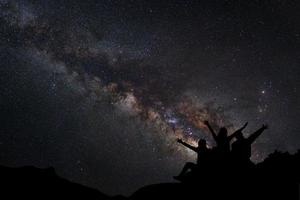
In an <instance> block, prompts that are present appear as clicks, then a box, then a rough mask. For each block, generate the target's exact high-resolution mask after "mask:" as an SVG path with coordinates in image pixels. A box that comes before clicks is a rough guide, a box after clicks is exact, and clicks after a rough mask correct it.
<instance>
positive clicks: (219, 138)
mask: <svg viewBox="0 0 300 200" xmlns="http://www.w3.org/2000/svg"><path fill="white" fill-rule="evenodd" d="M204 124H205V125H206V126H207V127H208V129H209V130H210V132H211V134H212V136H213V138H214V140H215V141H216V144H217V147H216V150H217V151H218V153H222V154H228V153H229V152H230V141H231V140H232V139H233V138H234V137H235V136H236V134H238V133H239V132H241V131H242V130H243V129H245V128H246V126H247V125H248V122H246V123H245V124H244V126H243V127H241V128H240V129H238V130H237V131H235V132H234V133H233V134H231V135H230V136H228V132H227V129H226V128H225V127H222V128H220V131H219V133H218V135H217V134H216V133H215V131H214V130H213V129H212V127H211V126H210V124H209V122H208V121H204Z"/></svg>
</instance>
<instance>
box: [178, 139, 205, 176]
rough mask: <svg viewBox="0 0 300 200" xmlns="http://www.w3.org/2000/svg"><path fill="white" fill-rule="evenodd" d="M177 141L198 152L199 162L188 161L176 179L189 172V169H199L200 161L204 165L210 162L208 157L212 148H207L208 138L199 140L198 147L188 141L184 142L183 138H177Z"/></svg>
mask: <svg viewBox="0 0 300 200" xmlns="http://www.w3.org/2000/svg"><path fill="white" fill-rule="evenodd" d="M177 142H178V143H180V144H182V145H184V146H185V147H187V148H189V149H191V150H193V151H195V152H196V153H197V164H195V163H191V162H187V163H186V164H185V165H184V167H183V169H182V171H181V172H180V174H179V175H178V176H174V178H175V179H177V180H180V179H181V178H182V177H183V176H184V175H185V174H186V173H187V172H188V170H191V171H193V170H197V168H198V166H199V164H200V163H201V165H202V164H205V163H207V162H208V159H209V156H210V155H209V152H210V149H209V148H207V144H206V140H204V139H200V140H199V141H198V146H197V147H194V146H192V145H190V144H188V143H185V142H183V141H182V139H177Z"/></svg>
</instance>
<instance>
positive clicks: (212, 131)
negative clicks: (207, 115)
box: [204, 121, 217, 140]
mask: <svg viewBox="0 0 300 200" xmlns="http://www.w3.org/2000/svg"><path fill="white" fill-rule="evenodd" d="M204 124H205V125H206V126H207V127H208V129H209V130H210V132H211V134H212V136H213V138H214V140H217V135H216V133H215V131H214V130H213V129H212V127H211V126H210V124H209V122H208V121H204Z"/></svg>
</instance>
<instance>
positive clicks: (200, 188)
mask: <svg viewBox="0 0 300 200" xmlns="http://www.w3.org/2000/svg"><path fill="white" fill-rule="evenodd" d="M299 169H300V153H299V152H298V153H296V154H294V155H290V154H288V153H279V152H275V153H273V154H271V155H270V156H269V157H268V158H267V159H265V161H264V162H262V163H259V164H257V165H253V166H251V167H245V166H239V165H236V164H233V163H227V164H226V163H222V164H221V163H219V164H218V165H215V166H214V167H212V166H209V167H207V168H200V169H199V170H196V171H194V172H191V173H189V174H187V175H186V177H184V178H183V179H182V180H181V181H178V182H177V183H176V182H174V183H161V184H156V185H149V186H146V187H143V188H141V189H139V190H137V191H136V192H135V193H134V194H132V195H131V196H130V197H128V198H126V197H123V196H117V197H111V196H108V195H105V194H103V193H101V192H99V191H98V190H95V189H91V188H88V187H85V186H82V185H80V184H76V183H72V182H70V181H68V180H66V179H63V178H60V177H58V176H57V175H56V173H55V171H54V169H53V168H47V169H38V168H35V167H21V168H10V167H3V166H0V184H1V190H0V191H1V199H99V200H102V199H105V200H106V199H134V200H136V199H199V200H201V199H208V200H211V199H284V200H289V199H297V200H299V194H300V184H299V183H300V171H299Z"/></svg>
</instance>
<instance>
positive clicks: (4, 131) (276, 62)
mask: <svg viewBox="0 0 300 200" xmlns="http://www.w3.org/2000/svg"><path fill="white" fill-rule="evenodd" d="M299 8H300V4H299V3H298V2H297V1H272V2H270V1H251V2H246V1H232V0H226V1H215V0H210V1H192V0H187V1H174V0H173V1H134V0H128V1H118V0H115V1H113V0H107V1H92V0H88V1H55V0H51V1H48V0H44V1H19V0H13V1H6V0H0V38H1V40H0V61H1V62H0V63H1V65H0V94H1V96H0V109H1V110H0V113H1V114H0V117H1V129H0V132H1V134H0V164H1V165H8V166H23V165H34V166H38V167H47V166H53V167H54V168H55V169H56V171H57V173H58V174H59V175H61V176H63V177H66V178H68V179H70V180H72V181H76V182H79V183H81V184H84V185H87V186H90V187H94V188H97V189H99V190H101V191H103V192H106V193H109V194H130V193H132V192H133V191H135V190H136V189H137V188H139V187H141V186H144V185H147V184H152V183H158V182H166V181H172V177H173V175H174V174H177V173H178V171H179V170H180V168H181V167H182V165H183V164H184V162H186V161H193V160H194V159H195V155H194V154H193V152H191V151H190V150H187V149H184V148H182V147H181V146H179V145H178V144H176V138H183V139H184V140H185V141H188V142H190V143H191V144H196V143H197V141H198V139H200V138H205V139H207V141H208V144H209V145H210V146H213V145H215V144H214V141H213V140H212V138H211V135H210V134H209V132H208V131H207V129H206V127H205V125H204V124H203V121H204V120H209V121H210V122H211V124H212V125H213V127H214V128H215V129H216V130H217V128H218V127H221V126H226V127H228V129H229V131H230V132H232V131H233V130H234V129H235V128H237V127H240V126H241V125H242V124H244V123H245V122H246V121H248V122H249V127H247V129H246V131H245V133H246V134H250V133H252V132H253V131H254V130H256V128H258V127H260V126H261V125H262V124H264V123H267V124H268V125H269V127H270V128H269V130H268V131H266V132H265V133H264V134H262V135H261V136H260V137H259V139H258V140H257V141H256V142H255V143H254V145H253V156H252V160H253V161H254V162H259V161H262V160H263V159H264V158H265V157H266V156H267V155H268V154H269V153H270V152H272V151H274V150H275V149H279V150H282V151H290V152H294V151H296V150H297V149H298V148H299V146H300V142H299V141H300V138H299V133H298V130H299V128H300V127H299V123H298V121H299V120H298V119H299V117H298V116H299V114H300V113H299V110H300V109H299V93H298V90H299V72H300V68H299V61H300V55H299V52H300V51H299V50H300V28H299V27H300V16H299V12H298V11H299Z"/></svg>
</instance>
